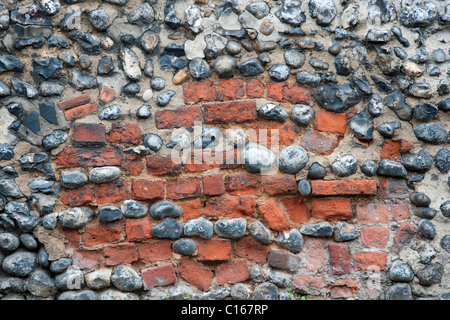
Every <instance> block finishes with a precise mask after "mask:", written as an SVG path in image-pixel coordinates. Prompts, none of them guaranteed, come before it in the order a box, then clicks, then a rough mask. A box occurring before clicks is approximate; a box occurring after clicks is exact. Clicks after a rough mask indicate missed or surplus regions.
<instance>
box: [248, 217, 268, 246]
mask: <svg viewBox="0 0 450 320" xmlns="http://www.w3.org/2000/svg"><path fill="white" fill-rule="evenodd" d="M247 228H248V230H249V231H250V233H251V235H252V236H253V237H254V238H255V239H256V240H258V241H260V242H262V243H264V244H270V243H272V242H273V240H274V236H273V233H272V231H271V230H270V229H269V228H267V227H266V226H264V225H263V224H262V223H261V222H260V221H253V222H252V223H250V224H249V225H248V226H247Z"/></svg>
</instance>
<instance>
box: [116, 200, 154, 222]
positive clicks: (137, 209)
mask: <svg viewBox="0 0 450 320" xmlns="http://www.w3.org/2000/svg"><path fill="white" fill-rule="evenodd" d="M120 210H121V211H122V213H123V215H124V216H125V217H126V218H132V219H138V218H143V217H145V216H146V215H147V211H148V207H147V206H146V205H144V204H142V203H139V202H137V201H135V200H125V201H124V202H123V203H122V204H121V205H120Z"/></svg>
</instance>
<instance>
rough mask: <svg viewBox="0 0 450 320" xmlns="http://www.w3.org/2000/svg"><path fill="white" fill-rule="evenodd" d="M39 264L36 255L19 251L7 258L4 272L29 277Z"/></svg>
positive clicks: (3, 264)
mask: <svg viewBox="0 0 450 320" xmlns="http://www.w3.org/2000/svg"><path fill="white" fill-rule="evenodd" d="M36 264H37V258H36V254H34V253H31V252H27V251H23V250H18V251H16V252H14V253H13V254H10V255H9V256H7V257H6V258H5V259H4V260H3V262H2V267H3V270H4V271H5V272H7V273H9V274H11V275H13V276H17V277H26V276H28V275H29V274H30V273H31V272H32V271H33V270H34V267H35V266H36Z"/></svg>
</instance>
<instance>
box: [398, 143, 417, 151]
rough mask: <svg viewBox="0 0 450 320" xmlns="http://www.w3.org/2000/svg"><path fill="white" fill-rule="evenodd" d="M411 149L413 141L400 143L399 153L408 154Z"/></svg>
mask: <svg viewBox="0 0 450 320" xmlns="http://www.w3.org/2000/svg"><path fill="white" fill-rule="evenodd" d="M413 148H414V142H413V141H406V140H402V141H400V153H407V152H410V151H411V150H412V149H413Z"/></svg>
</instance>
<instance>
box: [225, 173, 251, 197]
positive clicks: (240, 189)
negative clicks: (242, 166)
mask: <svg viewBox="0 0 450 320" xmlns="http://www.w3.org/2000/svg"><path fill="white" fill-rule="evenodd" d="M225 189H226V190H227V192H228V193H231V194H237V195H242V194H255V193H257V192H258V176H257V175H254V174H233V175H229V176H226V177H225Z"/></svg>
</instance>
